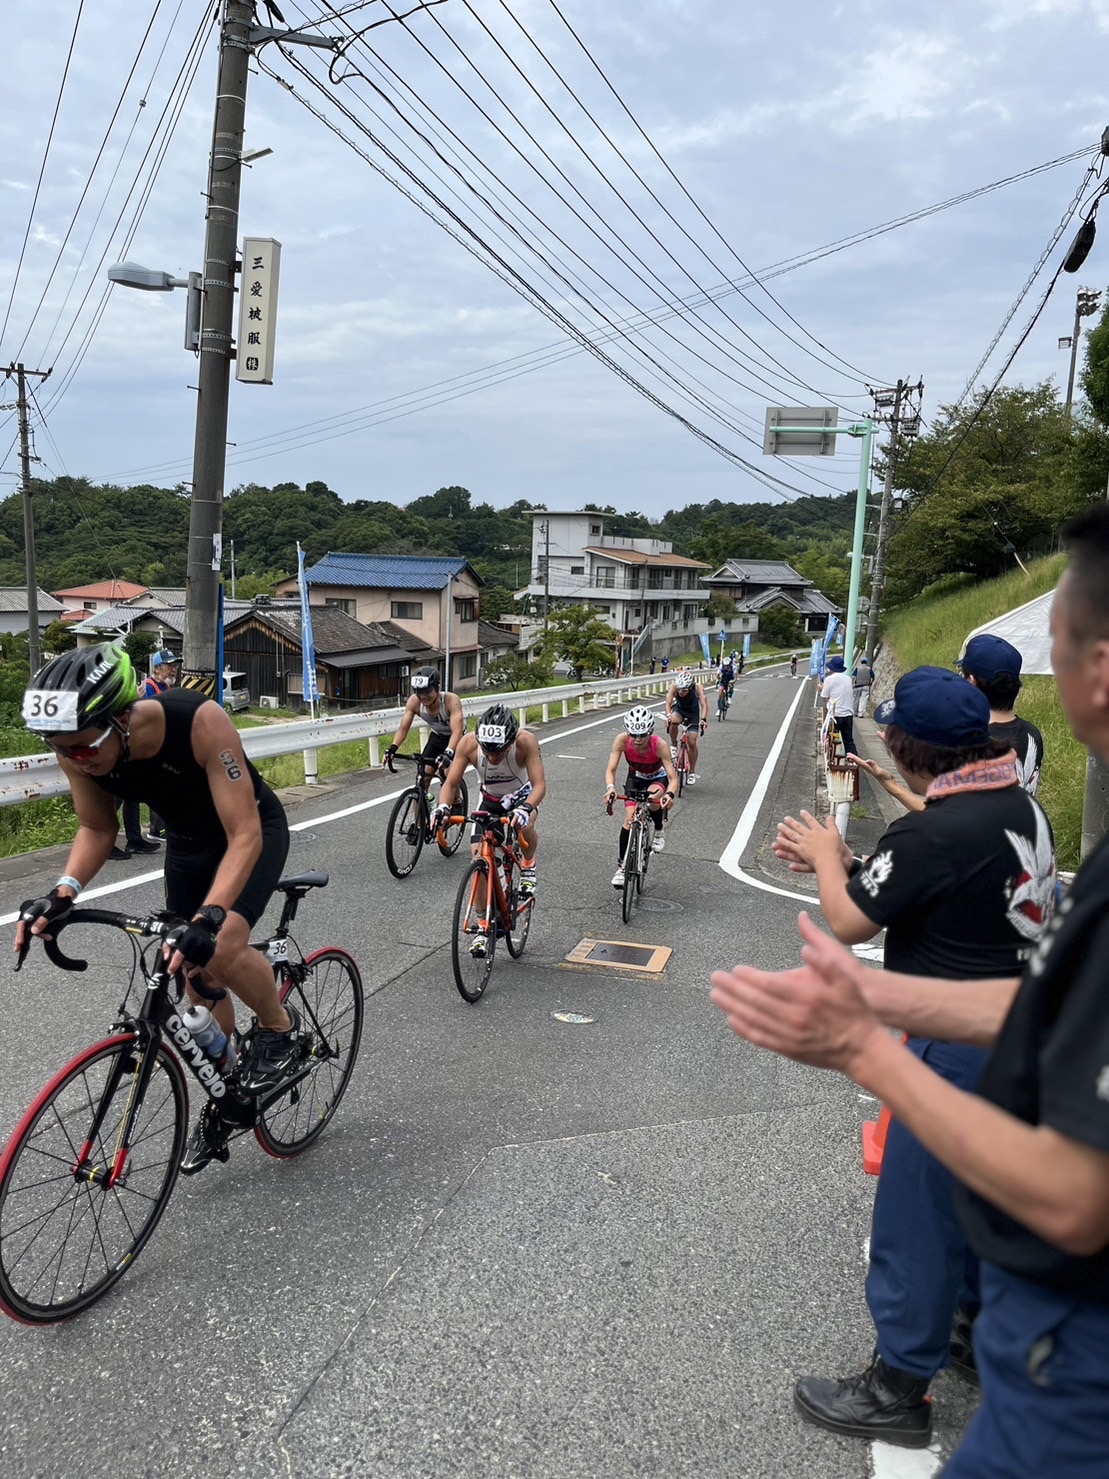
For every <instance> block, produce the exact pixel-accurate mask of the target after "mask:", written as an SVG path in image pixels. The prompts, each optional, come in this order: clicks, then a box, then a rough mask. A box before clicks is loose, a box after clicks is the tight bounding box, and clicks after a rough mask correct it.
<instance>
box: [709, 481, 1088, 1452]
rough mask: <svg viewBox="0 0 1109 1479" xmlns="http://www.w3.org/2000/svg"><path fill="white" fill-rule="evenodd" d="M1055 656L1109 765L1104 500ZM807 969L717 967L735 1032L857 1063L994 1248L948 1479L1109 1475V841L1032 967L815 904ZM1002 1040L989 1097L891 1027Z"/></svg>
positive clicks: (995, 1045) (841, 1064) (719, 998)
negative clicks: (973, 964)
mask: <svg viewBox="0 0 1109 1479" xmlns="http://www.w3.org/2000/svg"><path fill="white" fill-rule="evenodd" d="M1063 535H1064V538H1065V540H1066V542H1067V544H1068V546H1069V548H1070V552H1071V561H1070V565H1069V566H1068V568H1067V570H1066V571H1065V572H1064V575H1063V578H1062V580H1061V581H1060V583H1059V586H1058V588H1057V589H1056V592H1055V601H1054V604H1053V606H1052V612H1051V627H1052V638H1053V641H1052V655H1051V660H1052V667H1053V669H1054V671H1055V676H1056V679H1057V681H1058V684H1059V695H1060V698H1061V700H1062V704H1063V709H1064V711H1065V713H1066V715H1067V720H1068V723H1069V724H1070V727H1071V730H1072V731H1073V733H1074V735H1075V737H1076V738H1077V739H1078V740H1080V741H1081V742H1082V743H1083V744H1085V745H1087V746H1088V747H1089V748H1090V749H1091V750H1092V751H1093V752H1094V753H1095V754H1096V755H1097V756H1098V758H1099V759H1100V760H1101V761H1102V763H1103V764H1109V508H1107V507H1106V506H1105V505H1104V504H1095V505H1094V506H1093V507H1092V508H1091V509H1089V510H1087V511H1086V512H1085V513H1083V514H1080V515H1079V516H1078V517H1077V518H1075V519H1072V520H1071V522H1070V523H1069V524H1068V525H1066V526H1065V528H1064V530H1063ZM801 932H802V935H803V937H804V940H805V945H804V949H803V951H802V954H803V958H804V964H803V965H802V966H801V967H800V968H798V969H796V970H791V971H782V972H777V973H770V972H763V971H757V970H755V969H753V968H751V967H746V966H740V967H738V968H737V969H736V970H735V971H734V972H719V973H717V975H716V976H714V977H713V988H714V989H713V1000H714V1001H715V1002H716V1004H717V1005H718V1006H719V1007H721V1008H722V1010H723V1011H725V1012H726V1013H727V1016H728V1021H729V1024H730V1026H731V1027H732V1029H733V1031H735V1032H736V1033H738V1034H739V1035H740V1036H741V1037H744V1038H746V1039H747V1040H748V1041H750V1042H753V1043H755V1044H757V1045H758V1046H760V1047H765V1048H770V1049H771V1050H772V1051H775V1052H779V1053H782V1054H784V1055H785V1056H786V1057H789V1058H793V1059H796V1060H797V1061H799V1062H803V1063H809V1064H812V1065H813V1066H815V1067H819V1068H832V1069H836V1070H838V1071H840V1072H842V1073H845V1074H847V1075H848V1076H849V1077H850V1078H852V1079H854V1081H855V1082H856V1083H857V1084H859V1085H860V1086H861V1087H863V1088H864V1089H866V1090H868V1091H869V1092H870V1093H872V1094H874V1095H876V1096H877V1097H878V1098H880V1099H881V1100H882V1101H883V1102H884V1103H885V1104H886V1105H887V1106H888V1107H889V1108H890V1109H891V1110H892V1112H893V1114H894V1117H895V1120H896V1121H897V1122H898V1123H900V1124H902V1125H903V1126H904V1127H905V1129H906V1130H907V1131H909V1132H911V1133H912V1134H914V1135H916V1136H917V1137H918V1138H919V1139H920V1141H921V1142H922V1143H923V1144H925V1145H926V1146H927V1147H928V1149H929V1151H930V1152H931V1153H932V1154H933V1155H934V1156H935V1157H936V1158H937V1159H938V1160H940V1161H942V1162H943V1164H944V1165H946V1166H947V1167H948V1169H949V1170H950V1171H951V1172H952V1174H953V1175H955V1176H956V1177H957V1178H958V1180H959V1182H960V1183H961V1185H960V1188H959V1192H958V1210H959V1216H960V1220H961V1221H962V1224H963V1226H964V1228H965V1229H966V1231H967V1234H968V1236H969V1238H970V1242H971V1245H972V1246H973V1248H974V1249H975V1251H976V1252H977V1253H978V1255H979V1256H980V1257H981V1259H982V1261H983V1262H982V1295H983V1305H982V1313H981V1314H980V1316H979V1318H978V1322H977V1324H976V1326H975V1331H974V1350H975V1357H976V1359H977V1363H978V1370H979V1373H980V1376H981V1380H982V1403H981V1405H980V1407H979V1409H978V1411H977V1413H976V1414H975V1417H974V1419H973V1421H972V1422H971V1425H970V1428H969V1430H968V1432H967V1434H966V1436H965V1438H964V1440H963V1443H962V1445H961V1447H960V1448H959V1449H958V1451H957V1452H956V1453H955V1455H954V1456H953V1457H952V1459H951V1461H950V1463H949V1464H948V1466H947V1468H946V1469H945V1471H944V1474H945V1479H1044V1476H1047V1475H1050V1476H1051V1479H1103V1476H1104V1475H1105V1473H1106V1470H1107V1458H1106V1456H1107V1455H1109V1013H1107V1012H1106V1009H1105V962H1106V959H1107V958H1109V838H1102V840H1101V841H1100V843H1099V844H1098V846H1097V847H1096V848H1095V849H1094V851H1093V852H1092V853H1091V854H1090V855H1089V856H1088V857H1087V858H1086V860H1085V861H1084V862H1083V864H1082V867H1081V868H1080V870H1079V872H1078V875H1077V877H1076V879H1075V881H1074V884H1073V886H1072V887H1071V889H1070V890H1069V892H1068V893H1067V896H1066V897H1065V898H1064V899H1063V901H1062V904H1061V906H1060V908H1059V911H1058V913H1057V914H1056V916H1055V918H1054V920H1053V921H1052V923H1051V926H1050V927H1049V929H1048V930H1047V932H1046V933H1045V934H1044V936H1043V938H1042V940H1041V942H1040V944H1039V946H1038V947H1037V949H1036V950H1035V951H1034V952H1033V954H1032V956H1031V957H1030V959H1029V960H1028V962H1027V963H1026V965H1025V969H1024V973H1023V976H1022V978H1021V979H1020V980H1019V981H1017V980H1008V981H1005V980H998V981H981V982H964V983H962V984H961V985H959V986H958V987H952V986H950V985H948V984H946V983H944V982H943V981H938V980H932V979H925V980H920V979H916V978H914V977H909V976H896V975H887V974H886V973H885V972H872V971H868V970H866V969H865V968H863V967H862V966H861V965H860V963H859V962H858V961H857V960H855V959H854V957H852V956H851V955H850V954H849V953H848V952H847V951H844V950H843V949H842V948H840V947H839V946H837V945H835V944H834V942H832V941H831V940H829V939H828V937H827V936H826V935H825V934H824V933H823V932H822V931H820V930H817V929H816V928H815V927H814V926H813V925H812V923H811V922H810V921H809V920H808V919H807V918H806V917H805V916H804V915H802V916H801ZM890 1026H896V1027H901V1028H903V1029H905V1030H907V1031H909V1032H911V1033H915V1032H919V1031H927V1032H933V1033H940V1034H941V1035H942V1036H944V1037H945V1038H947V1039H949V1040H951V1041H960V1042H965V1043H971V1044H978V1045H980V1046H988V1047H992V1050H993V1051H992V1053H991V1056H990V1058H989V1061H988V1063H987V1065H986V1068H985V1071H984V1072H983V1074H982V1077H981V1079H980V1081H979V1085H978V1092H977V1094H971V1093H968V1092H965V1091H962V1090H960V1089H958V1088H957V1087H955V1086H954V1085H952V1084H948V1083H944V1082H943V1081H942V1080H941V1079H939V1078H937V1077H936V1076H935V1075H933V1074H929V1073H926V1072H925V1071H924V1070H923V1069H922V1067H921V1065H920V1064H919V1063H918V1062H916V1061H914V1058H913V1056H912V1055H911V1054H909V1053H908V1052H906V1051H905V1049H904V1048H902V1047H899V1046H898V1045H897V1043H896V1042H895V1041H894V1040H893V1038H892V1037H891V1036H890V1034H889V1032H888V1031H887V1027H890Z"/></svg>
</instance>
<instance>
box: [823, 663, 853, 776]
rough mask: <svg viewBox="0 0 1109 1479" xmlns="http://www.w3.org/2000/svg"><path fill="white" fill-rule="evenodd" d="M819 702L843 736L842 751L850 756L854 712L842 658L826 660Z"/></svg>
mask: <svg viewBox="0 0 1109 1479" xmlns="http://www.w3.org/2000/svg"><path fill="white" fill-rule="evenodd" d="M820 700H821V702H822V703H823V705H824V712H825V714H831V716H832V719H833V720H834V721H835V725H836V728H837V729H838V730H839V732H840V734H841V735H842V736H843V748H844V750H845V751H846V752H847V754H850V753H851V751H852V750H853V749H854V748H855V726H854V723H853V721H852V717H851V716H852V715H853V714H854V712H855V707H854V704H855V700H854V695H853V690H852V688H851V679H850V678H849V677H848V676H847V671H846V667H845V664H844V661H843V658H842V657H830V658H829V659H828V669H827V677H826V678H825V679H824V683H823V685H822V686H821V689H820Z"/></svg>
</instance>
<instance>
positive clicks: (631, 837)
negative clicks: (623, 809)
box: [620, 822, 639, 924]
mask: <svg viewBox="0 0 1109 1479" xmlns="http://www.w3.org/2000/svg"><path fill="white" fill-rule="evenodd" d="M638 876H639V828H638V826H637V824H636V823H635V822H633V823H632V825H631V831H630V832H629V834H628V850H627V852H626V853H625V854H624V891H623V894H622V896H621V899H620V913H621V915H622V916H623V919H624V923H625V924H627V922H628V920H629V919H631V917H632V902H633V900H634V899H635V885H636V879H637V878H638Z"/></svg>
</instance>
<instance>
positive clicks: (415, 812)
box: [385, 755, 470, 878]
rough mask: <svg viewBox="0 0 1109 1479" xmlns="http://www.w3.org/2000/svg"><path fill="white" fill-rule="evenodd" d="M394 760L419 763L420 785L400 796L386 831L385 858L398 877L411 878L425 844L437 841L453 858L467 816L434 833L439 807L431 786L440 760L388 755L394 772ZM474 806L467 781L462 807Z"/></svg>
mask: <svg viewBox="0 0 1109 1479" xmlns="http://www.w3.org/2000/svg"><path fill="white" fill-rule="evenodd" d="M394 760H411V761H412V762H413V764H414V765H415V766H416V784H415V785H414V786H409V787H408V789H407V790H405V791H402V792H401V793H400V795H399V796H398V797H397V801H396V805H395V806H394V807H393V809H392V811H391V812H390V813H389V828H388V831H387V832H386V833H385V861H386V862H387V863H388V864H389V872H390V873H391V874H392V875H393V877H394V878H407V877H408V875H409V873H411V872H412V869H413V868H414V867H415V866H416V864H417V862H418V861H419V858H420V854H421V853H422V852H423V850H424V844H425V843H430V842H432V841H434V842H435V843H436V844H437V845H438V848H439V851H440V852H441V853H442V854H443V856H444V857H445V858H449V857H453V856H454V854H455V853H456V852H457V851H458V848H459V845H460V844H461V842H462V838H463V836H464V834H465V831H466V827H465V820H466V819H465V817H464V816H463V818H462V820H461V822H460V823H458V824H457V825H456V824H455V821H454V818H453V817H452V818H451V820H450V823H449V824H448V825H447V826H446V827H444V828H443V829H442V831H439V832H433V831H432V827H431V817H432V813H433V812H434V810H435V808H434V807H433V806H432V804H431V799H430V797H429V795H428V789H429V787H430V785H431V780H432V772H433V770H434V768H435V764H436V762H435V761H434V760H432V761H427V760H425V759H424V758H423V756H422V755H386V757H385V763H386V765H388V767H389V769H390V770H391V771H392V773H393V774H394V775H397V774H398V771H397V768H396V766H395V765H394V764H393V761H394ZM469 805H470V795H469V792H468V791H467V789H466V782H465V781H460V782H459V785H458V807H457V809H458V810H459V811H461V812H465V811H466V810H467V809H468V808H469Z"/></svg>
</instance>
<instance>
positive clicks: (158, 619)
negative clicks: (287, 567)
mask: <svg viewBox="0 0 1109 1479" xmlns="http://www.w3.org/2000/svg"><path fill="white" fill-rule="evenodd" d="M180 596H181V601H180V604H177V605H171V606H160V605H159V606H149V605H146V604H145V603H144V602H143V601H142V600H136V601H134V602H130V601H129V602H127V603H125V604H123V605H119V606H105V607H104V608H103V610H101V611H93V612H90V613H89V614H88V615H87V616H86V617H84V619H83V620H80V621H78V622H77V623H76V625H75V626H74V627H73V628H72V631H73V634H74V636H75V637H76V638H77V646H78V647H92V646H94V645H95V644H96V643H97V642H111V641H112V640H114V639H115V638H116V637H126V636H129V635H130V633H131V632H149V633H150V634H151V635H152V636H154V637H156V638H157V639H158V642H159V644H160V645H165V646H169V647H175V648H176V649H177V651H178V652H180V650H181V643H182V641H183V640H184V633H185V600H184V592H183V591H182V592H181V593H180ZM294 605H295V606H296V609H297V610H298V611H299V610H300V603H299V601H298V602H295V603H294ZM250 609H251V603H250V602H249V601H225V602H224V605H223V619H224V625H226V624H227V622H229V621H231V620H233V619H234V618H235V617H238V616H242V615H244V614H245V613H246V612H248V611H249V610H250Z"/></svg>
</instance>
